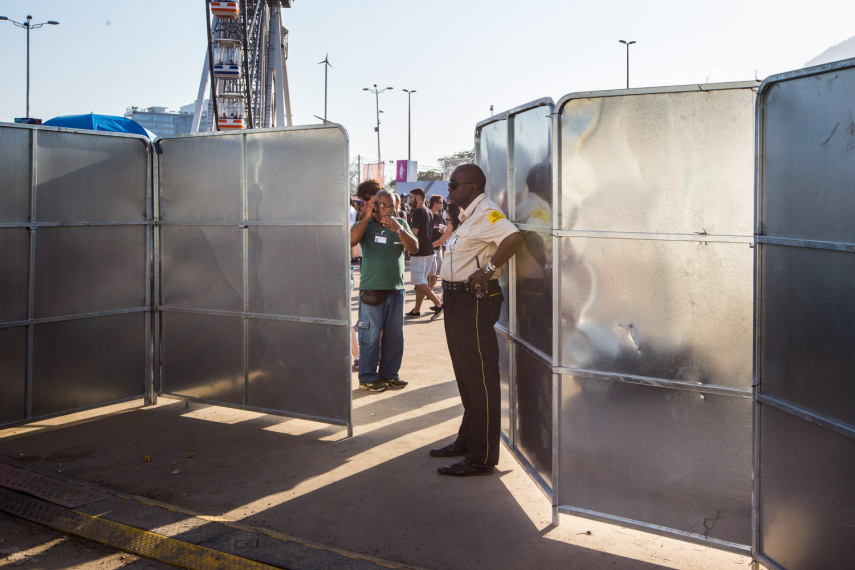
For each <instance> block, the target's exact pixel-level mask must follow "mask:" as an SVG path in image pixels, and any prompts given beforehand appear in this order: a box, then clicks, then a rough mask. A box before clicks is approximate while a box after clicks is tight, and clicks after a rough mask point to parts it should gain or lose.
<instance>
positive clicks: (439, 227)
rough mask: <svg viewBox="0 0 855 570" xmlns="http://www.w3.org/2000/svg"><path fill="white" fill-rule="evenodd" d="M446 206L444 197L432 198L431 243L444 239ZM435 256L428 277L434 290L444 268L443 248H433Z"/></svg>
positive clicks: (436, 196) (435, 195)
mask: <svg viewBox="0 0 855 570" xmlns="http://www.w3.org/2000/svg"><path fill="white" fill-rule="evenodd" d="M444 206H445V202H443V200H442V196H440V195H439V194H434V195H433V196H431V197H430V213H431V230H432V236H431V242H435V241H436V240H438V239H439V238H441V237H442V234H443V233H444V232H445V217H444V216H443V213H442V209H443V207H444ZM433 256H434V258H436V263H435V264H434V271H433V273H431V274H430V276H429V277H428V287H430V288H431V291H433V288H434V287H436V278H437V276H438V275H439V270H440V268H441V267H442V246H435V247H434V248H433ZM431 309H432V310H434V311H436V310H437V307H436V306H434V307H431Z"/></svg>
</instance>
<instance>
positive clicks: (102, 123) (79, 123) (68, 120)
mask: <svg viewBox="0 0 855 570" xmlns="http://www.w3.org/2000/svg"><path fill="white" fill-rule="evenodd" d="M42 124H44V125H47V126H49V127H65V128H67V129H87V130H90V131H109V132H111V133H131V134H134V135H143V136H145V137H148V138H149V139H150V140H154V139H156V138H157V135H156V134H154V133H153V132H151V131H150V130H148V129H146V128H145V127H143V126H142V125H141V124H139V123H138V122H136V121H134V120H132V119H126V118H125V117H115V116H112V115H96V114H94V113H89V114H88V115H64V116H62V117H54V118H53V119H50V120H48V121H45V122H44V123H42Z"/></svg>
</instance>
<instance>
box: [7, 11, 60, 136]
mask: <svg viewBox="0 0 855 570" xmlns="http://www.w3.org/2000/svg"><path fill="white" fill-rule="evenodd" d="M32 19H33V17H32V16H30V15H28V16H27V21H26V22H16V21H15V20H10V19H9V18H7V17H6V16H0V20H7V21H9V22H12V23H13V24H15V25H16V26H18V27H19V28H24V29H25V30H27V118H28V119H29V118H30V30H37V29H39V28H41V27H42V26H44V25H45V24H50V25H51V26H58V25H59V22H55V21H53V20H48V21H47V22H42V23H41V24H33V23H32Z"/></svg>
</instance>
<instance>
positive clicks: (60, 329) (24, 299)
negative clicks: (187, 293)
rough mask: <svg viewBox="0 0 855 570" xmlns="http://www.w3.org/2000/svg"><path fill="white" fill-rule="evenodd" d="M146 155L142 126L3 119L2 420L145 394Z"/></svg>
mask: <svg viewBox="0 0 855 570" xmlns="http://www.w3.org/2000/svg"><path fill="white" fill-rule="evenodd" d="M150 157H151V154H150V147H149V143H148V140H147V139H144V138H142V137H136V136H127V135H117V134H105V133H95V132H91V131H72V130H67V129H56V128H47V127H30V126H18V125H15V126H12V125H8V126H7V125H3V126H0V169H2V172H3V184H4V191H3V192H2V196H0V253H1V254H2V255H0V374H2V377H3V379H4V382H3V383H2V385H0V402H2V403H0V424H10V423H17V422H22V421H27V420H31V419H36V418H40V417H46V416H52V415H59V414H64V413H68V412H72V411H75V410H80V409H85V408H91V407H96V406H99V405H104V404H108V403H112V402H117V401H121V400H127V399H132V398H138V397H142V396H143V395H145V394H146V392H147V388H148V386H149V384H150V376H149V373H150V366H151V362H150V360H149V354H150V347H151V345H150V338H149V333H148V331H149V329H150V326H149V312H148V308H149V306H150V299H149V283H150V281H151V266H150V263H149V260H150V257H151V247H150V245H149V243H150V236H151V227H150V224H151V219H152V206H151V203H152V197H151V174H150V173H151V158H150Z"/></svg>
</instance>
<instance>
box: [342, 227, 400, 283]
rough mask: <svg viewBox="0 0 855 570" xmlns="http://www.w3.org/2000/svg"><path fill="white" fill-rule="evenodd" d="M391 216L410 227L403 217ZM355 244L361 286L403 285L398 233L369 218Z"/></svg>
mask: <svg viewBox="0 0 855 570" xmlns="http://www.w3.org/2000/svg"><path fill="white" fill-rule="evenodd" d="M395 220H397V222H398V223H399V224H401V225H402V226H404V229H405V230H407V231H410V226H409V225H408V224H407V221H406V220H404V219H401V218H395ZM354 225H355V224H354ZM359 245H360V246H362V266H361V267H360V279H359V288H360V289H361V290H363V291H367V290H371V289H376V290H380V291H390V290H399V289H403V288H404V244H403V243H401V236H399V235H398V234H397V233H395V232H393V231H392V230H390V229H389V228H387V227H385V226H382V225H380V224H378V223H377V221H376V220H375V219H373V218H372V219H371V221H369V222H368V225H367V226H366V227H365V233H364V234H363V235H362V239H360V240H359Z"/></svg>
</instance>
